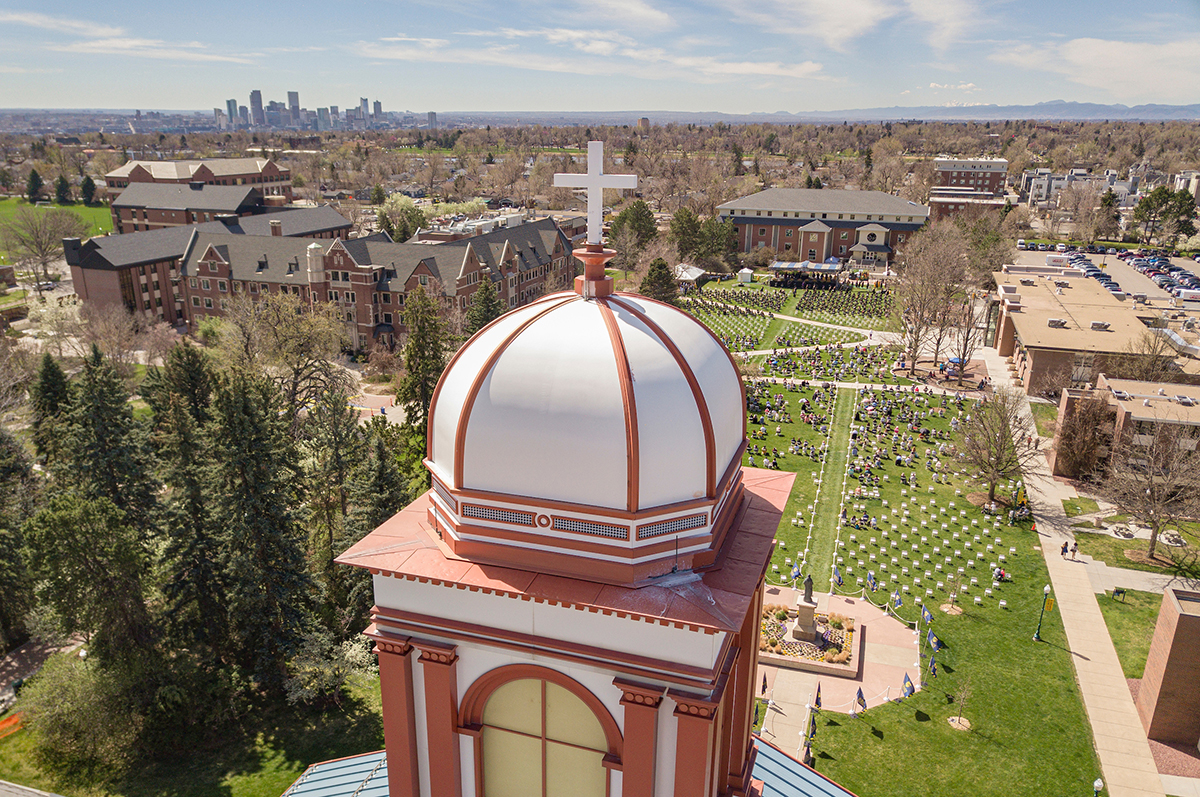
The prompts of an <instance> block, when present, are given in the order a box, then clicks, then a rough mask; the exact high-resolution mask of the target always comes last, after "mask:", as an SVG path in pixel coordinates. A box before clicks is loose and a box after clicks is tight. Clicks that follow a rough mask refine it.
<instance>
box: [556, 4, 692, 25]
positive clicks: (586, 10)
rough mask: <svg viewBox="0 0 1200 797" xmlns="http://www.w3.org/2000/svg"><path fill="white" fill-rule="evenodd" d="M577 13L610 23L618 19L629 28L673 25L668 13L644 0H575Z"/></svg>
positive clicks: (673, 21)
mask: <svg viewBox="0 0 1200 797" xmlns="http://www.w3.org/2000/svg"><path fill="white" fill-rule="evenodd" d="M575 5H576V6H577V7H578V13H580V14H586V15H587V16H594V17H599V18H602V19H604V20H606V21H607V22H608V24H610V25H611V24H612V23H613V21H619V22H621V23H622V25H623V26H625V27H630V28H641V29H645V28H655V29H659V30H662V29H666V28H673V27H675V20H673V19H672V18H671V16H670V14H667V13H666V12H665V11H661V10H659V9H657V8H654V7H653V6H651V5H650V4H649V3H646V2H645V0H576V3H575Z"/></svg>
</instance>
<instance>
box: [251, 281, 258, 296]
mask: <svg viewBox="0 0 1200 797" xmlns="http://www.w3.org/2000/svg"><path fill="white" fill-rule="evenodd" d="M250 292H251V293H258V283H257V282H251V283H250Z"/></svg>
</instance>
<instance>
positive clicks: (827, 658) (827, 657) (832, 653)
mask: <svg viewBox="0 0 1200 797" xmlns="http://www.w3.org/2000/svg"><path fill="white" fill-rule="evenodd" d="M835 656H837V651H836V650H827V651H825V661H827V662H829V663H830V664H832V663H833V659H834V657H835Z"/></svg>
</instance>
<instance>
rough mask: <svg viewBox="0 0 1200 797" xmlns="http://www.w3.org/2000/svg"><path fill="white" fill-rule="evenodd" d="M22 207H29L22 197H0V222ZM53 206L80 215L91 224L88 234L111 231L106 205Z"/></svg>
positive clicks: (101, 233) (110, 219)
mask: <svg viewBox="0 0 1200 797" xmlns="http://www.w3.org/2000/svg"><path fill="white" fill-rule="evenodd" d="M23 207H25V208H27V207H29V203H28V202H26V201H25V200H24V199H18V198H16V197H6V198H4V199H0V222H4V221H7V220H8V219H10V218H11V217H12V216H13V215H14V214H16V212H17V209H18V208H23ZM54 207H61V208H65V209H67V210H69V211H71V212H72V213H77V214H79V215H80V216H82V217H83V220H84V221H85V222H87V223H88V224H90V225H91V230H90V231H89V233H88V235H89V236H95V235H104V234H105V233H109V232H112V214H111V212H110V211H109V209H108V206H107V205H85V204H83V203H82V202H76V203H75V204H73V205H55V206H54Z"/></svg>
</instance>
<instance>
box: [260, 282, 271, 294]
mask: <svg viewBox="0 0 1200 797" xmlns="http://www.w3.org/2000/svg"><path fill="white" fill-rule="evenodd" d="M262 292H263V293H270V292H271V286H270V285H268V284H267V283H265V282H264V283H263V284H262Z"/></svg>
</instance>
